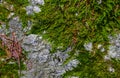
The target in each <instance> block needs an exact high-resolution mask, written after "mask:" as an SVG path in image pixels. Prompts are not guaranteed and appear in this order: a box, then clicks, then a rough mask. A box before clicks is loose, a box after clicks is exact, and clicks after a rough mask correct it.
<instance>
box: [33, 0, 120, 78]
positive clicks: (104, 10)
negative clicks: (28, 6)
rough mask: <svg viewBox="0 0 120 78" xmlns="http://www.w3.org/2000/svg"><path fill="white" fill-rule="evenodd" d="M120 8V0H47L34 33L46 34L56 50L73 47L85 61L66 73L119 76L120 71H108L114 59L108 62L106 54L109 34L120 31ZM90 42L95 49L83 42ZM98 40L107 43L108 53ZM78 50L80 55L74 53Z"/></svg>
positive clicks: (105, 77)
mask: <svg viewBox="0 0 120 78" xmlns="http://www.w3.org/2000/svg"><path fill="white" fill-rule="evenodd" d="M119 8H120V1H119V0H106V1H103V0H102V2H98V1H96V0H81V1H80V0H69V1H68V0H45V5H44V6H41V12H40V13H36V14H35V16H34V18H33V19H34V25H33V27H32V30H31V33H35V34H40V35H43V37H44V39H46V40H48V41H50V42H51V45H52V47H53V48H52V52H55V51H56V50H57V49H60V50H66V48H68V47H72V51H71V52H70V55H71V57H75V58H77V59H78V60H79V61H80V63H81V64H79V65H78V67H77V68H75V69H74V70H72V71H68V72H67V73H66V74H65V75H64V77H66V78H68V76H69V75H71V76H72V75H75V76H78V77H80V78H84V77H88V78H96V77H102V78H107V77H118V76H119V71H116V72H114V73H112V74H111V73H110V72H109V71H108V69H107V68H108V66H109V65H112V63H113V62H112V61H109V63H108V62H104V59H103V56H104V55H105V54H106V53H107V47H108V45H109V39H108V35H110V34H111V35H113V34H115V33H119V29H120V9H119ZM87 42H92V43H93V50H92V52H91V53H89V52H88V51H86V50H85V48H84V46H83V45H84V44H85V43H87ZM98 44H103V45H104V47H105V49H106V50H105V52H104V53H101V52H100V51H99V50H98V49H97V48H96V47H97V45H98ZM76 51H77V52H78V53H79V55H78V56H74V54H75V53H76ZM117 64H119V62H118V61H117ZM115 69H117V68H115Z"/></svg>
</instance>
